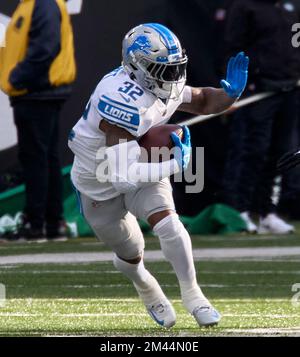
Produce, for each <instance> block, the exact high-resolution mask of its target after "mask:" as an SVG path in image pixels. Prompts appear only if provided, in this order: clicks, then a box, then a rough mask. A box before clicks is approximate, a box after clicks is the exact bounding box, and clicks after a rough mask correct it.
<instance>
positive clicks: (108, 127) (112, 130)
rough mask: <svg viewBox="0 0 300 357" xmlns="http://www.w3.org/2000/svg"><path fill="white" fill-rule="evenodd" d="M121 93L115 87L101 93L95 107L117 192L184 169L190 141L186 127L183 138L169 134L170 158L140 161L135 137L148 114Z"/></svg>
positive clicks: (111, 177) (154, 180) (139, 132)
mask: <svg viewBox="0 0 300 357" xmlns="http://www.w3.org/2000/svg"><path fill="white" fill-rule="evenodd" d="M136 91H137V90H136ZM121 94H122V95H120V93H118V92H117V91H114V92H110V93H108V94H105V95H101V96H100V100H99V101H98V105H97V110H98V114H99V115H100V116H101V121H100V124H99V129H100V130H101V131H102V132H104V133H105V136H106V146H107V149H106V156H107V161H108V166H109V169H110V180H111V183H112V184H113V186H114V187H115V189H116V190H117V191H118V192H121V193H125V192H129V191H133V190H136V189H137V188H139V187H141V186H143V185H145V184H149V182H158V181H160V180H162V179H164V178H166V177H169V176H172V175H174V174H176V173H178V172H180V171H182V170H184V169H185V168H186V167H187V165H188V162H189V158H190V148H191V143H190V136H189V132H188V129H187V128H185V129H184V130H185V132H186V135H184V137H185V138H186V139H185V141H184V142H181V141H180V139H179V137H177V136H176V134H174V135H172V140H173V142H174V146H176V147H177V150H175V155H174V158H173V159H171V160H169V161H164V162H159V163H151V162H140V161H139V159H140V156H141V147H140V145H139V144H138V140H137V139H138V138H139V137H140V136H142V135H143V134H144V133H145V130H146V129H145V126H143V124H144V123H145V122H146V121H147V118H144V117H143V116H142V115H143V114H141V113H140V110H139V109H138V107H140V106H141V103H139V102H138V103H137V101H134V100H130V101H126V98H125V99H124V95H123V92H122V93H121Z"/></svg>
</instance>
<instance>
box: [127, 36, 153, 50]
mask: <svg viewBox="0 0 300 357" xmlns="http://www.w3.org/2000/svg"><path fill="white" fill-rule="evenodd" d="M150 48H152V45H151V42H150V40H149V39H148V37H147V36H143V35H141V36H138V37H137V38H136V39H135V40H134V41H133V43H132V45H131V46H129V47H128V48H127V55H128V54H129V53H130V52H133V53H135V52H137V51H140V52H143V53H144V54H145V55H149V54H150V51H149V49H150Z"/></svg>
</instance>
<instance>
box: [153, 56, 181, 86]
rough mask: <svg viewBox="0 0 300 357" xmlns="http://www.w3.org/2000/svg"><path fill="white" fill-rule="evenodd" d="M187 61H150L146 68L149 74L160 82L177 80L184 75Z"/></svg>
mask: <svg viewBox="0 0 300 357" xmlns="http://www.w3.org/2000/svg"><path fill="white" fill-rule="evenodd" d="M186 67H187V61H185V62H181V63H174V64H160V63H151V64H150V65H149V66H148V68H147V70H148V72H149V74H150V76H151V77H152V78H154V79H156V80H158V81H161V82H173V83H174V82H179V81H180V80H182V79H183V78H185V76H186Z"/></svg>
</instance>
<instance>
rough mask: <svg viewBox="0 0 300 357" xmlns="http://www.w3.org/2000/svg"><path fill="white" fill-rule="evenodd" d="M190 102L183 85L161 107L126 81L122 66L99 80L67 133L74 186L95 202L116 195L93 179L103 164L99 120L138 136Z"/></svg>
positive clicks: (128, 78)
mask: <svg viewBox="0 0 300 357" xmlns="http://www.w3.org/2000/svg"><path fill="white" fill-rule="evenodd" d="M190 101H191V89H190V87H187V86H186V87H185V90H184V91H183V93H182V94H181V96H180V97H179V99H178V100H172V99H171V100H169V101H168V102H167V104H165V103H164V102H163V101H161V100H160V99H159V98H157V97H156V96H154V95H153V94H152V93H151V92H149V91H146V90H144V89H143V88H142V87H140V86H139V85H138V84H137V83H136V82H135V81H133V80H132V79H130V77H129V75H128V73H127V72H126V71H125V70H124V69H123V67H119V68H117V69H116V70H114V71H113V72H111V73H109V74H108V75H106V76H105V77H103V79H102V80H101V81H100V83H99V84H98V86H97V87H96V89H95V91H94V93H93V94H92V96H91V98H90V101H89V103H88V104H87V106H86V109H85V111H84V113H83V115H82V117H81V118H80V120H79V121H78V122H77V124H76V125H75V126H74V128H73V129H72V131H71V133H70V138H69V147H70V149H71V150H72V151H73V153H74V155H75V158H74V163H73V167H72V172H71V178H72V181H73V184H74V186H75V187H76V188H77V189H78V191H79V192H82V193H84V194H85V195H86V196H88V197H90V198H92V199H94V200H96V201H103V200H107V199H110V198H113V197H117V196H118V195H119V193H118V192H117V191H116V190H115V189H114V187H113V185H112V184H111V183H110V182H99V181H98V180H97V177H96V170H97V167H98V166H99V165H100V164H101V162H103V161H104V160H103V159H98V158H97V152H98V150H99V149H100V148H103V147H105V146H106V137H105V133H104V132H102V131H101V130H100V129H99V125H100V122H101V120H106V121H108V122H109V123H110V124H113V125H117V126H119V127H121V128H123V129H126V130H127V131H129V132H130V133H131V134H132V135H134V136H136V137H140V136H142V135H144V134H145V133H146V132H147V131H148V130H149V129H150V128H151V127H153V126H157V125H161V124H165V123H166V122H168V120H169V119H170V117H171V116H172V115H173V114H174V112H175V111H176V110H177V108H178V107H179V105H180V104H182V103H184V102H190Z"/></svg>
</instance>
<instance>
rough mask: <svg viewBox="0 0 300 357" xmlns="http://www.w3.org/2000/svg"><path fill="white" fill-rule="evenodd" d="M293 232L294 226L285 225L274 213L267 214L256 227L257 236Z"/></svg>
mask: <svg viewBox="0 0 300 357" xmlns="http://www.w3.org/2000/svg"><path fill="white" fill-rule="evenodd" d="M294 232H295V227H294V226H292V225H291V224H288V223H286V222H285V221H284V220H283V219H281V218H279V217H278V216H277V215H276V214H274V213H270V214H268V215H267V216H266V217H265V218H260V221H259V227H258V233H259V234H267V233H272V234H289V233H294Z"/></svg>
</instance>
